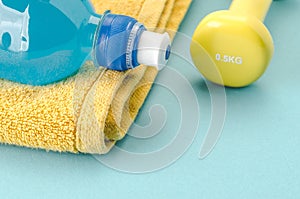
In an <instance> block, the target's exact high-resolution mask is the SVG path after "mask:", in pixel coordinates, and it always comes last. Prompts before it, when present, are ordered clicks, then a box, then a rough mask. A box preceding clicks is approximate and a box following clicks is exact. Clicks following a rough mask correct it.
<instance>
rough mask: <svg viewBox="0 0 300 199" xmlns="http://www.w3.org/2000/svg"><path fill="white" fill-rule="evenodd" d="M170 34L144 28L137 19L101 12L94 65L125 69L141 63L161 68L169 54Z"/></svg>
mask: <svg viewBox="0 0 300 199" xmlns="http://www.w3.org/2000/svg"><path fill="white" fill-rule="evenodd" d="M170 49H171V47H170V37H169V36H168V34H167V33H165V34H159V33H154V32H150V31H147V30H146V28H145V27H144V25H143V24H141V23H139V22H138V21H137V20H136V19H134V18H132V17H128V16H124V15H115V14H111V13H110V12H109V11H108V12H106V13H105V14H104V16H103V17H102V20H101V22H100V24H99V28H98V31H97V33H96V42H95V44H94V57H95V64H96V65H98V66H103V67H106V68H109V69H113V70H119V71H124V70H127V69H131V68H135V67H137V66H138V65H140V64H144V65H150V66H156V67H157V68H158V69H161V68H162V67H163V66H164V65H165V64H166V62H167V60H168V59H169V56H170Z"/></svg>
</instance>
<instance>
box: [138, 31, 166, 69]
mask: <svg viewBox="0 0 300 199" xmlns="http://www.w3.org/2000/svg"><path fill="white" fill-rule="evenodd" d="M170 53H171V40H170V37H169V34H168V33H164V34H159V33H155V32H150V31H144V32H143V33H142V35H141V38H140V41H139V44H138V51H137V61H138V62H139V63H140V64H144V65H147V66H155V67H156V68H157V69H158V70H161V69H162V68H163V67H164V66H165V65H166V64H167V62H168V59H169V57H170Z"/></svg>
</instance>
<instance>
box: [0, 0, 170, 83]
mask: <svg viewBox="0 0 300 199" xmlns="http://www.w3.org/2000/svg"><path fill="white" fill-rule="evenodd" d="M144 32H148V31H146V28H145V27H144V26H143V25H142V24H140V23H138V22H137V21H136V20H135V19H133V18H131V17H128V16H123V15H114V14H111V13H109V12H107V13H104V15H98V14H96V13H95V12H94V11H93V8H92V7H91V4H90V3H89V1H88V0H0V78H4V79H7V80H11V81H15V82H19V83H24V84H30V85H45V84H49V83H53V82H57V81H59V80H62V79H64V78H66V77H68V76H70V75H73V74H75V73H76V72H77V71H78V69H79V68H80V67H81V66H82V64H83V63H84V62H85V61H86V59H87V58H88V57H89V56H90V57H91V59H92V60H93V61H94V63H95V65H96V66H104V67H107V68H109V69H114V70H127V69H130V68H134V67H136V66H138V65H139V64H152V63H147V61H146V63H143V60H145V59H144V58H143V57H141V56H139V55H138V48H139V47H141V46H142V47H147V45H144V43H145V42H140V41H141V40H144V41H145V40H147V39H151V38H152V37H148V38H144V37H145V36H143V34H144ZM153 34H157V33H153ZM144 35H146V34H144ZM156 36H158V35H156ZM142 38H143V39H142ZM159 38H162V35H159ZM152 39H153V38H152ZM167 40H168V38H166V36H165V35H164V39H163V42H162V43H163V45H162V46H163V47H162V48H163V49H159V50H160V51H161V50H162V51H163V53H162V54H164V55H165V57H164V59H165V60H167V59H168V58H169V49H170V47H169V45H170V44H169V42H168V41H167ZM146 43H147V42H146ZM150 43H151V42H150ZM148 47H149V45H148ZM160 47H161V45H160ZM156 51H157V50H156ZM141 54H142V53H141ZM150 54H151V52H150ZM150 54H149V55H150ZM152 54H153V53H152ZM160 54H161V53H160ZM152 56H156V55H152ZM158 56H160V55H158ZM159 59H160V58H159ZM140 60H141V61H140ZM148 62H149V61H148ZM159 62H161V61H159ZM153 64H156V63H153ZM158 64H159V63H158Z"/></svg>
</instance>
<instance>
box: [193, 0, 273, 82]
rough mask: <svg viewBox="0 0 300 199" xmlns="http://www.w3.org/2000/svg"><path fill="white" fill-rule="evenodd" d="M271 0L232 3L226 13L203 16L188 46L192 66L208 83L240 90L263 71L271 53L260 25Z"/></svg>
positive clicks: (269, 41) (269, 39) (265, 31)
mask: <svg viewBox="0 0 300 199" xmlns="http://www.w3.org/2000/svg"><path fill="white" fill-rule="evenodd" d="M271 3H272V0H233V2H232V4H231V6H230V8H229V10H224V11H217V12H214V13H211V14H209V15H208V16H206V17H205V18H204V19H203V20H202V21H201V22H200V24H199V25H198V27H197V29H196V31H195V33H194V35H193V41H192V43H191V49H190V50H191V56H192V59H193V61H194V64H195V65H196V67H197V68H198V69H199V71H200V72H201V73H202V74H203V76H204V77H205V78H207V79H208V80H210V81H212V82H214V83H217V84H221V85H225V86H229V87H243V86H247V85H249V84H251V83H252V82H254V81H256V80H257V79H258V78H259V77H260V76H261V75H262V74H263V73H264V71H265V70H266V68H267V66H268V64H269V62H270V60H271V58H272V55H273V51H274V46H273V40H272V36H271V34H270V33H269V31H268V29H267V28H266V27H265V25H264V24H263V21H264V18H265V16H266V14H267V12H268V10H269V7H270V5H271Z"/></svg>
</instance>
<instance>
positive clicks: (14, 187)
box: [0, 0, 300, 199]
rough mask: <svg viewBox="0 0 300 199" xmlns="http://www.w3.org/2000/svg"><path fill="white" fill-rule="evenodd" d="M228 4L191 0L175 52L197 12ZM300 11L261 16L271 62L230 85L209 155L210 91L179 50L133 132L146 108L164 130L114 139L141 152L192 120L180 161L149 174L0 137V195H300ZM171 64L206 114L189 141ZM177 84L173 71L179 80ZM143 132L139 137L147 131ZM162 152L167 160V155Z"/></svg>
mask: <svg viewBox="0 0 300 199" xmlns="http://www.w3.org/2000/svg"><path fill="white" fill-rule="evenodd" d="M229 4H230V1H229V0H221V1H220V0H210V1H204V0H195V1H194V2H193V4H192V6H191V9H190V10H189V13H188V14H187V16H186V18H185V20H184V22H183V24H182V26H181V28H180V34H179V36H178V37H177V39H176V40H175V44H174V46H175V47H176V48H179V50H180V46H182V48H184V46H185V44H186V42H184V43H182V42H183V41H184V40H182V39H180V35H186V37H191V36H192V33H193V30H194V29H195V28H196V26H197V24H198V22H199V21H200V19H202V18H203V17H204V16H205V15H206V14H208V13H210V12H211V11H214V10H218V9H225V8H227V7H228V6H229ZM299 10H300V1H299V0H282V1H275V2H273V4H272V6H271V9H270V12H269V14H268V16H267V18H266V21H265V23H266V25H267V27H268V28H269V29H270V31H271V33H272V35H273V39H274V43H275V54H274V57H273V60H272V63H271V64H270V66H269V68H268V70H267V71H266V73H265V74H264V76H263V77H262V78H260V79H259V81H257V82H256V83H254V84H253V85H251V86H249V87H246V88H242V89H226V118H225V123H224V128H223V131H222V134H221V136H220V139H219V140H218V143H217V144H216V146H215V147H214V148H213V150H212V151H211V153H209V154H208V156H206V158H204V159H200V158H199V152H200V148H201V145H202V143H203V141H204V138H205V136H206V133H207V130H208V129H209V124H210V120H211V116H212V113H211V109H212V106H211V104H212V103H211V97H210V94H211V93H210V92H209V90H208V87H207V86H206V85H207V84H206V83H205V81H204V80H203V78H202V77H201V75H200V74H199V73H198V72H197V71H196V69H195V68H194V67H193V66H192V65H191V64H190V63H188V62H187V60H188V58H186V59H184V56H183V58H182V57H180V55H176V54H173V55H172V56H171V57H172V58H171V61H170V63H169V66H168V68H167V70H165V71H162V72H161V74H160V75H159V77H158V79H157V82H163V83H161V85H159V84H156V85H155V86H154V88H153V90H152V92H151V95H150V96H149V98H148V99H147V101H146V103H145V105H144V107H143V108H142V110H141V113H140V115H139V117H138V119H137V121H136V125H135V126H134V127H133V128H132V129H131V130H130V132H129V134H131V135H136V133H137V132H136V131H137V130H139V129H141V127H139V126H138V125H140V126H144V130H145V129H147V125H148V124H149V123H150V121H151V120H150V118H149V116H148V113H150V115H152V116H155V117H153V118H152V123H153V122H155V121H156V120H157V121H158V122H159V121H161V120H164V119H166V121H165V122H164V123H163V124H161V126H162V128H161V129H159V130H157V132H158V134H156V135H155V136H153V137H151V138H150V137H149V138H147V139H146V138H144V139H138V138H136V137H137V136H127V137H126V139H124V140H123V141H122V142H120V143H118V148H121V149H123V151H131V152H135V153H142V154H147V153H149V152H152V151H158V152H159V151H160V150H162V149H163V147H165V146H167V144H168V143H170V142H171V141H172V140H174V139H175V138H176V136H179V135H178V134H177V131H178V129H179V127H180V126H181V125H184V124H183V123H182V121H185V122H186V124H187V126H188V127H189V126H190V128H191V129H190V131H189V130H188V127H187V130H186V137H185V136H183V139H182V142H179V146H182V145H181V144H184V143H189V141H193V142H192V143H191V145H190V146H189V148H187V150H186V151H182V152H184V153H183V155H182V156H181V157H180V158H179V159H178V160H176V161H174V162H173V163H172V164H170V165H169V166H167V167H164V168H162V169H158V170H156V171H153V172H150V173H144V174H132V173H127V172H121V171H117V170H116V169H113V168H110V167H108V166H105V165H104V164H103V163H101V162H100V161H99V158H97V157H96V158H95V157H94V156H91V155H83V154H80V155H73V154H65V153H54V152H45V151H43V150H32V149H26V148H21V147H14V146H7V145H1V146H0V165H1V169H0V197H1V198H145V199H148V198H149V199H150V198H176V199H177V198H212V199H217V198H222V199H223V198H230V199H233V198H249V199H250V198H263V199H265V198H272V199H274V198H278V199H279V198H280V199H281V198H299V197H300V191H299V187H300V169H299V168H300V133H299V132H300V123H299V120H300V106H299V102H300V92H299V83H300V67H299V66H300V59H299V57H300V56H299V54H300V49H299V44H300V36H299V33H298V31H300V26H299V18H300V12H299ZM172 71H173V72H174V71H175V72H176V73H177V74H181V75H182V76H181V77H182V78H183V79H187V80H188V82H189V84H190V85H191V87H192V88H193V91H194V92H195V95H196V97H197V101H198V107H194V106H192V105H193V104H194V103H192V102H193V101H192V97H193V96H194V95H193V94H190V95H189V93H187V97H186V99H191V103H190V107H187V108H186V109H187V110H188V111H190V112H191V113H194V112H193V110H196V111H198V109H199V114H200V119H199V118H196V119H197V121H199V123H198V124H199V125H198V126H197V125H196V127H198V128H196V132H195V133H196V135H195V137H194V139H193V140H185V139H184V138H187V139H190V138H191V137H190V135H192V134H193V133H194V132H193V131H195V128H194V127H195V124H192V123H191V122H193V119H195V118H186V117H185V118H180V116H181V115H184V114H183V113H184V112H185V111H186V110H181V105H180V102H181V101H183V102H185V101H184V100H186V99H178V98H176V97H178V96H181V95H179V94H178V93H176V92H181V91H182V90H180V88H181V87H180V86H177V87H176V88H179V89H178V90H176V89H175V91H176V92H173V93H172V91H171V90H170V88H171V87H173V85H172V84H170V85H168V82H172V80H173V79H172V76H171V77H170V75H169V74H168V73H172ZM174 74H175V73H174ZM166 80H171V81H166ZM183 82H184V81H183ZM178 83H180V82H178V81H176V77H175V76H174V85H177V84H178ZM208 85H209V84H208ZM183 88H184V87H182V89H183ZM180 94H181V93H180ZM217 96H218V95H217ZM219 97H220V98H222V96H221V95H220V96H219ZM157 104H158V106H157ZM151 107H152V108H151ZM161 107H163V108H161ZM184 116H186V115H184ZM196 116H198V115H197V114H196ZM160 117H161V119H160ZM198 119H199V120H198ZM196 123H197V122H196ZM149 125H150V126H151V124H149ZM157 125H158V126H159V124H157ZM140 133H141V135H142V134H143V131H142V130H141V131H140ZM179 148H180V147H179ZM114 153H116V152H115V150H114V151H113V153H110V154H108V155H106V156H105V158H106V160H109V159H110V157H113V156H114V155H115V154H114ZM172 155H173V154H171V153H170V156H172ZM157 158H158V160H163V159H164V158H166V156H165V154H164V155H162V156H157ZM159 158H161V159H159ZM102 161H103V160H102ZM122 161H123V164H122ZM122 161H121V162H120V164H119V165H120V167H121V166H122V165H125V164H128V162H129V161H132V160H131V159H127V158H126V157H124V159H122ZM144 161H146V160H144V159H142V158H141V160H140V162H139V165H140V166H141V167H143V166H144V167H146V166H149V165H143V164H144ZM153 164H155V162H154V163H153ZM150 167H151V165H150ZM127 169H128V170H130V169H131V168H127ZM133 169H134V168H133Z"/></svg>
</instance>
